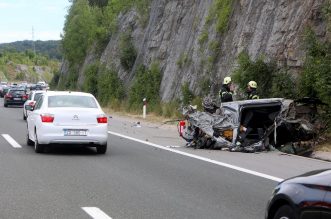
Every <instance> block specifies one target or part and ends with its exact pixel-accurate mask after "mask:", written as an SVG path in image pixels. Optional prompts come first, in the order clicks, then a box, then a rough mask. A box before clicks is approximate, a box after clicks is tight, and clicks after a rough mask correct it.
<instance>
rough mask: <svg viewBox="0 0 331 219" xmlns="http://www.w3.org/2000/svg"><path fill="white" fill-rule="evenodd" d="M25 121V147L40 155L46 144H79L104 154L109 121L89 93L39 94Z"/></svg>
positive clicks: (29, 108) (56, 92) (53, 92)
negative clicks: (32, 147) (32, 148)
mask: <svg viewBox="0 0 331 219" xmlns="http://www.w3.org/2000/svg"><path fill="white" fill-rule="evenodd" d="M25 107H26V109H27V110H29V111H31V112H30V114H29V116H28V118H27V129H28V131H27V144H28V145H31V146H32V145H34V149H35V151H36V152H37V153H42V152H43V151H44V147H45V146H47V145H49V144H68V145H69V144H81V145H86V146H88V147H96V150H97V153H99V154H104V153H106V151H107V139H108V128H107V125H108V118H107V116H106V115H105V113H104V112H103V111H102V109H101V107H100V105H99V103H98V101H97V100H96V99H95V97H94V96H93V95H92V94H88V93H82V92H70V91H68V92H65V91H49V92H45V93H43V94H42V95H41V97H40V98H39V99H38V101H37V102H36V105H35V106H31V105H26V106H25Z"/></svg>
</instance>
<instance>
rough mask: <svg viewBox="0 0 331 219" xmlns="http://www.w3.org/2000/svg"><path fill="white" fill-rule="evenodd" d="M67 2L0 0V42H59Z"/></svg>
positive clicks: (52, 0) (62, 0)
mask: <svg viewBox="0 0 331 219" xmlns="http://www.w3.org/2000/svg"><path fill="white" fill-rule="evenodd" d="M70 5H71V3H70V2H69V0H0V43H8V42H14V41H21V40H32V28H33V29H34V40H59V39H61V37H60V34H61V33H62V32H63V25H64V21H65V16H66V14H67V12H68V9H69V7H70Z"/></svg>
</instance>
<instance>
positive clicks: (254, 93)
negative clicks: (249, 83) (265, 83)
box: [247, 88, 260, 100]
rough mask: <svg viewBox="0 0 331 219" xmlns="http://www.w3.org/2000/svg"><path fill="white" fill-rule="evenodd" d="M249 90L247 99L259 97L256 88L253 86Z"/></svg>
mask: <svg viewBox="0 0 331 219" xmlns="http://www.w3.org/2000/svg"><path fill="white" fill-rule="evenodd" d="M251 89H252V90H251V92H248V93H247V100H257V99H260V97H259V95H258V93H257V91H256V89H254V88H251Z"/></svg>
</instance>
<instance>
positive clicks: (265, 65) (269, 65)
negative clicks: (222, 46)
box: [233, 52, 277, 98]
mask: <svg viewBox="0 0 331 219" xmlns="http://www.w3.org/2000/svg"><path fill="white" fill-rule="evenodd" d="M238 64H239V67H238V68H237V69H236V70H235V72H234V74H233V79H234V81H235V82H237V83H238V84H239V88H240V89H241V91H242V92H244V91H245V90H246V87H247V83H248V82H249V81H256V82H257V84H258V91H259V95H260V97H263V98H267V97H270V96H271V95H272V92H271V91H272V90H271V88H272V86H273V84H272V83H273V77H274V75H275V72H277V68H276V64H275V63H274V62H265V61H264V59H263V58H262V57H260V58H258V59H257V60H256V61H252V60H251V59H250V57H249V55H248V54H247V53H245V52H242V53H241V54H240V55H239V57H238Z"/></svg>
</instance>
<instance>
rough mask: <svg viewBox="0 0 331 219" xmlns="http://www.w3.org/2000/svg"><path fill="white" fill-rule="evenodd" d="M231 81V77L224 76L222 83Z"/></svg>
mask: <svg viewBox="0 0 331 219" xmlns="http://www.w3.org/2000/svg"><path fill="white" fill-rule="evenodd" d="M230 83H231V77H225V78H224V80H223V84H230Z"/></svg>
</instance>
